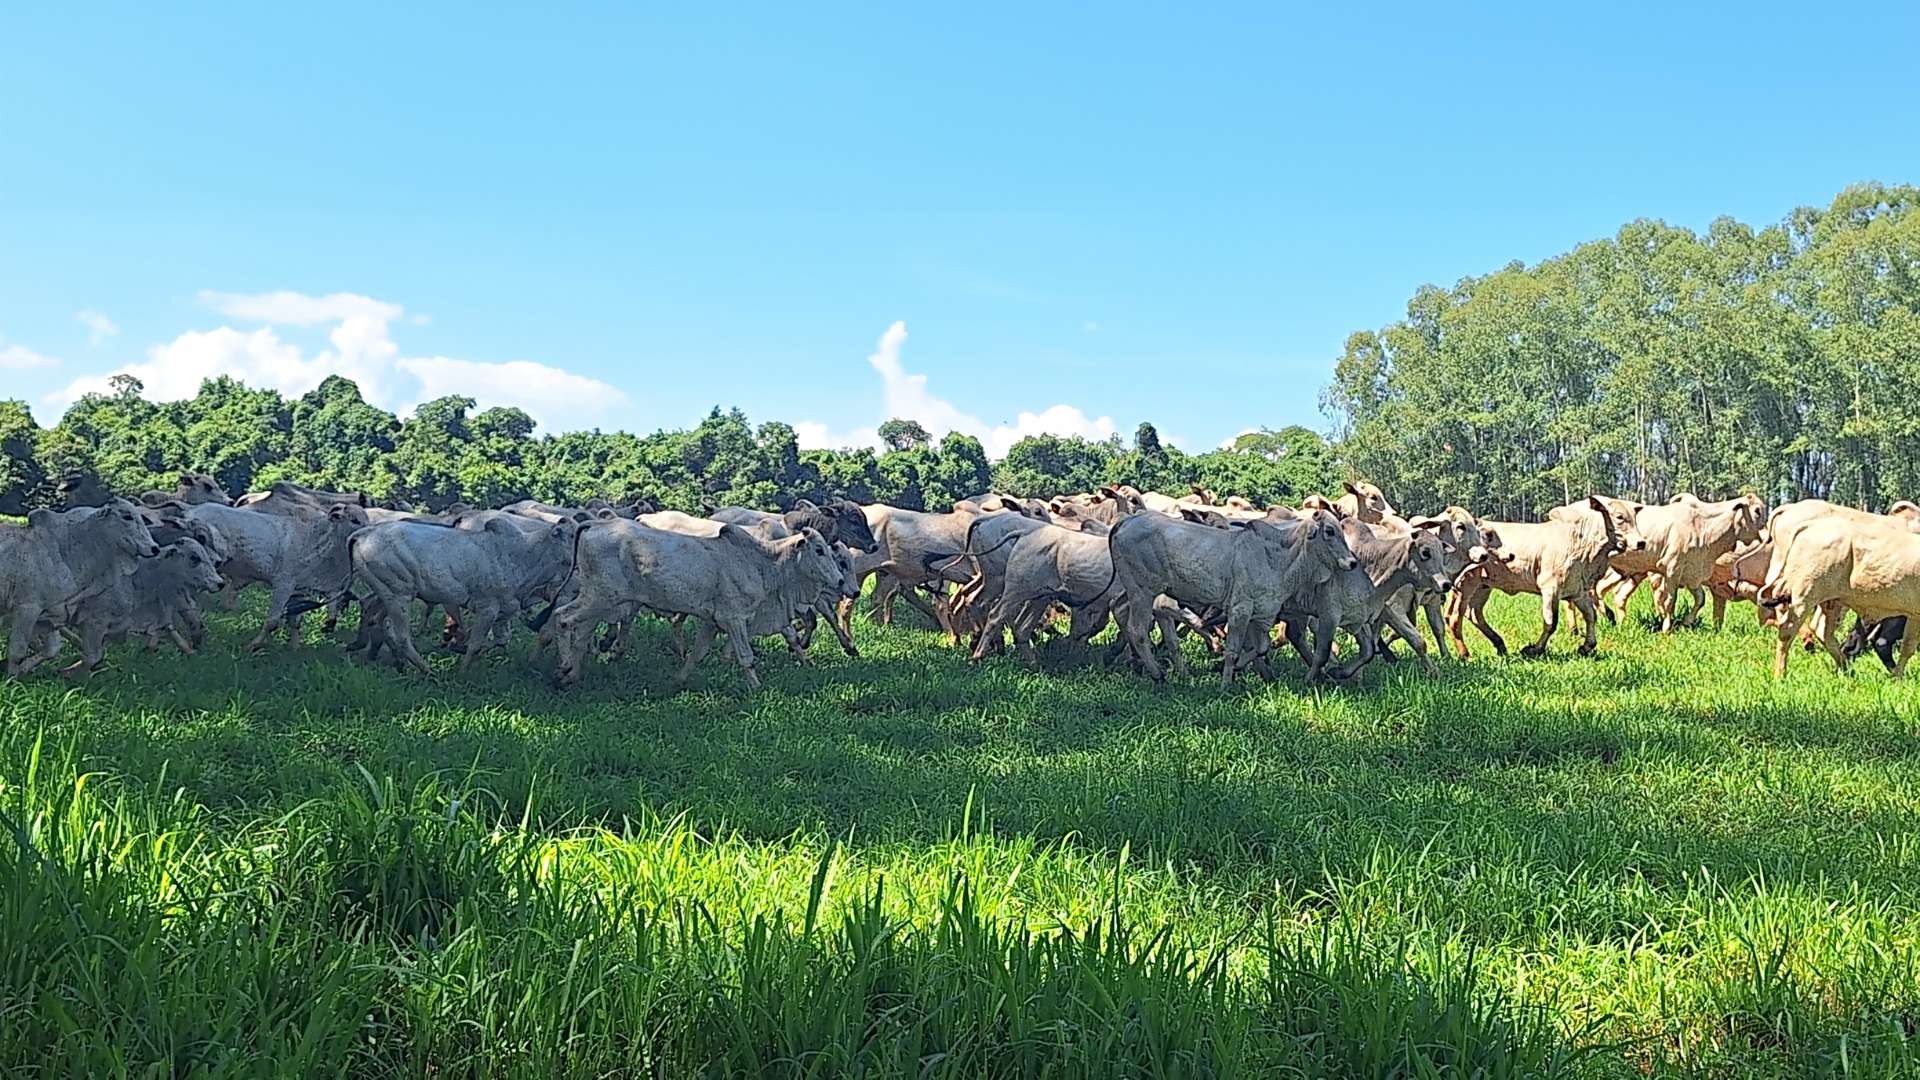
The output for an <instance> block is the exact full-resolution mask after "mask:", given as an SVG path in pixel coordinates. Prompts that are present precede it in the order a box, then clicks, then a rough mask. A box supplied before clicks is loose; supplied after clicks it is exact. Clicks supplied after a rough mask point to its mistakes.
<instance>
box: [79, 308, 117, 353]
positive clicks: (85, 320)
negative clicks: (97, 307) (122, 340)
mask: <svg viewBox="0 0 1920 1080" xmlns="http://www.w3.org/2000/svg"><path fill="white" fill-rule="evenodd" d="M73 321H74V322H77V323H79V324H80V325H81V326H84V327H86V328H87V344H89V345H101V344H104V343H105V342H106V340H107V339H108V338H110V337H113V336H115V335H117V334H118V333H120V328H119V327H118V326H115V325H114V323H113V320H112V319H109V318H107V317H106V316H105V315H102V314H100V313H99V312H97V311H94V310H93V309H92V308H88V309H87V310H86V311H76V312H74V315H73Z"/></svg>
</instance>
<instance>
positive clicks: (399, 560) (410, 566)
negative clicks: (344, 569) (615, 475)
mask: <svg viewBox="0 0 1920 1080" xmlns="http://www.w3.org/2000/svg"><path fill="white" fill-rule="evenodd" d="M509 517H511V515H507V514H499V515H494V516H492V517H490V518H487V519H484V520H482V521H481V522H480V523H479V524H478V525H477V527H473V528H456V527H454V526H451V525H440V524H433V523H425V522H413V521H391V522H387V523H385V524H380V525H373V526H370V527H368V528H366V529H362V530H360V531H358V532H356V533H354V534H353V536H352V537H351V538H350V539H349V541H348V554H347V561H348V565H349V566H350V567H351V569H352V573H353V578H354V581H355V582H357V583H358V584H359V585H360V587H361V590H362V592H361V605H362V606H361V611H362V617H363V621H364V622H365V623H366V624H367V625H369V626H372V627H373V628H374V630H373V631H372V635H370V636H371V637H373V639H374V640H379V641H383V642H384V643H385V644H386V645H387V646H389V647H390V648H392V649H393V650H394V652H395V653H396V654H397V655H398V656H399V657H400V659H401V660H402V661H404V662H405V663H407V664H409V665H411V666H412V667H413V668H415V669H416V670H418V671H419V672H421V673H422V674H426V673H427V664H426V661H425V660H423V659H422V658H421V656H420V651H419V650H418V649H417V648H415V646H414V643H413V634H412V632H411V631H410V629H409V627H408V621H407V620H408V614H409V612H410V611H411V609H412V602H413V601H414V600H423V601H425V602H426V603H427V604H428V605H429V606H431V605H436V604H438V605H442V606H445V607H446V608H447V609H448V610H449V611H453V610H459V611H461V612H463V613H464V615H465V620H464V621H465V626H466V634H467V647H466V652H465V655H463V656H462V657H461V660H460V667H461V668H462V670H464V669H466V668H467V667H469V666H471V665H472V664H473V661H474V660H475V659H476V658H477V657H478V656H479V655H480V654H481V653H482V652H483V651H484V650H485V648H486V646H487V643H488V641H489V638H490V636H491V634H492V632H493V630H494V628H495V627H496V625H498V624H499V623H500V622H502V621H503V620H506V619H510V618H511V617H512V616H513V615H514V614H515V613H517V612H518V611H520V609H521V608H522V607H525V606H527V605H528V604H530V603H531V602H532V601H533V600H535V599H536V598H537V597H538V595H539V594H540V593H541V591H542V590H549V589H551V588H553V587H555V586H557V585H558V584H559V583H560V582H561V581H562V580H563V579H565V578H566V576H567V571H568V569H569V567H570V565H571V562H572V556H573V534H574V532H575V531H576V530H577V529H579V528H580V526H579V525H577V524H575V523H573V522H564V523H561V524H554V525H548V524H545V523H539V526H538V528H537V529H527V528H523V527H521V526H518V525H516V524H514V523H512V522H510V521H507V520H505V519H506V518H509Z"/></svg>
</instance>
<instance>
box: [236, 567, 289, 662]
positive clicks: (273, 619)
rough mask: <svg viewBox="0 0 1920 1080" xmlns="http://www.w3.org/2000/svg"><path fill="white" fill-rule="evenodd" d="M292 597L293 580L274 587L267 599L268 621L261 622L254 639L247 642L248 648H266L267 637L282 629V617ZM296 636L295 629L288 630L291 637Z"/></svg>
mask: <svg viewBox="0 0 1920 1080" xmlns="http://www.w3.org/2000/svg"><path fill="white" fill-rule="evenodd" d="M292 599H293V585H292V583H291V582H284V583H282V584H278V585H275V586H274V587H273V595H272V596H271V597H269V598H268V599H267V617H266V621H264V622H262V623H261V624H260V632H259V633H257V634H255V635H253V640H252V641H249V642H247V648H249V649H263V648H266V645H267V639H268V638H270V637H272V636H273V632H274V631H275V630H278V629H280V623H281V619H282V617H283V616H284V615H285V614H286V610H287V601H289V600H292ZM295 636H297V634H296V632H295V631H293V630H289V631H288V637H289V638H292V637H295Z"/></svg>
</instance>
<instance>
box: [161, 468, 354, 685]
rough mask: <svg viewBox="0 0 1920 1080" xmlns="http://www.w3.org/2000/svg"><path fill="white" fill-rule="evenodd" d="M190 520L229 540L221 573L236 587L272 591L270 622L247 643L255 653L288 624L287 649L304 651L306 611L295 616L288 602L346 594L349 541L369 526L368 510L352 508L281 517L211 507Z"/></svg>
mask: <svg viewBox="0 0 1920 1080" xmlns="http://www.w3.org/2000/svg"><path fill="white" fill-rule="evenodd" d="M186 516H187V517H188V518H189V519H190V520H193V521H198V522H200V523H202V524H204V525H206V526H208V527H210V528H212V529H213V530H214V531H215V532H217V533H219V534H220V536H221V537H222V538H224V539H225V540H226V543H227V548H228V556H227V560H226V562H224V563H222V564H221V567H220V570H221V573H222V574H223V575H224V576H225V577H226V578H227V583H228V585H229V586H230V587H232V588H234V589H236V590H237V589H244V588H245V587H246V586H248V585H250V584H252V583H254V582H260V583H262V584H264V585H266V586H267V588H268V589H269V590H271V594H272V595H271V596H270V598H269V599H268V601H267V615H266V621H265V622H263V623H262V624H261V626H260V632H259V633H258V634H256V635H254V637H253V639H252V640H251V641H249V642H248V643H247V647H248V648H250V649H258V648H261V647H263V646H264V645H265V644H266V642H267V638H268V637H269V636H271V635H272V634H273V632H274V631H275V630H278V629H279V628H280V626H281V624H282V623H283V622H284V623H286V625H287V628H288V629H287V644H288V645H289V646H290V647H294V648H297V647H299V645H300V612H289V611H288V610H287V603H288V601H289V600H291V599H292V598H293V595H294V594H295V593H297V592H318V593H322V594H325V595H327V596H336V595H343V594H344V593H345V591H346V590H345V588H344V586H345V585H346V583H347V569H348V568H347V541H348V538H350V537H351V536H352V535H353V533H354V531H355V530H357V529H361V528H364V527H365V526H366V524H367V512H366V511H365V510H363V509H361V508H360V507H359V506H354V505H346V504H337V505H334V506H332V507H330V508H329V509H328V510H326V511H325V512H324V513H321V512H317V511H311V510H308V511H292V510H290V509H289V508H284V507H283V508H282V510H281V511H279V512H262V511H259V510H254V509H247V508H243V507H233V506H219V505H216V504H213V503H206V504H202V505H200V506H195V507H192V508H190V509H188V511H187V514H186Z"/></svg>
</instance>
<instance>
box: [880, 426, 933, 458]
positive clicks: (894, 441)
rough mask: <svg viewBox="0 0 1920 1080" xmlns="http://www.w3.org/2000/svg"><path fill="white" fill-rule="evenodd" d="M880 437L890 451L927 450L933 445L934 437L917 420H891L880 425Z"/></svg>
mask: <svg viewBox="0 0 1920 1080" xmlns="http://www.w3.org/2000/svg"><path fill="white" fill-rule="evenodd" d="M879 435H880V441H881V442H883V443H885V444H887V448H888V449H889V450H925V449H927V448H928V447H929V446H932V445H933V436H931V435H929V434H927V429H926V428H924V427H921V426H920V422H919V421H917V420H899V419H894V420H889V421H887V422H886V423H884V424H881V425H880V431H879Z"/></svg>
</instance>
